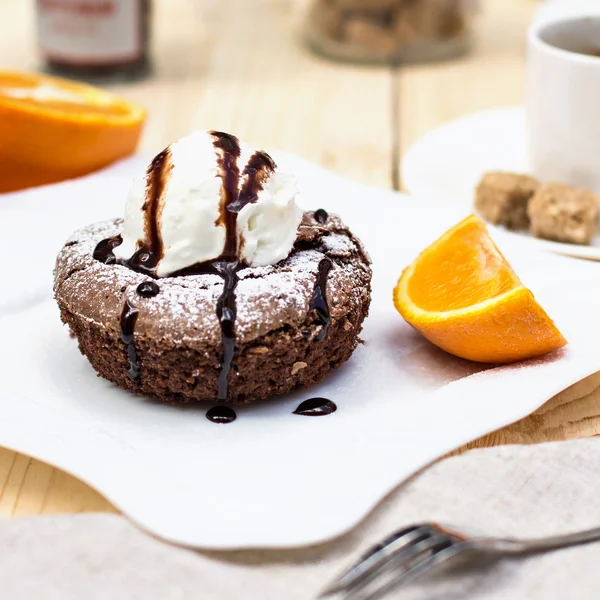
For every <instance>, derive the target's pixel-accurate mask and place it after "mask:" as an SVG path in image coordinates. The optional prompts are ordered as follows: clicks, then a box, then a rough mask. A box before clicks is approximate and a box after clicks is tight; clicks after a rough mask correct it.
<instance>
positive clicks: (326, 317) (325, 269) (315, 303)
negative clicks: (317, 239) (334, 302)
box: [308, 257, 333, 342]
mask: <svg viewBox="0 0 600 600" xmlns="http://www.w3.org/2000/svg"><path fill="white" fill-rule="evenodd" d="M332 266H333V263H332V262H331V259H329V258H327V257H325V258H324V259H323V260H321V262H320V263H319V274H318V276H317V284H316V285H315V289H314V291H313V295H312V299H311V301H310V304H309V305H308V308H309V310H316V311H317V316H318V317H319V322H320V323H321V325H322V326H323V328H322V329H321V331H319V333H318V335H317V337H316V340H317V342H322V341H323V340H324V339H325V338H326V337H327V331H328V330H329V325H330V323H331V315H330V313H329V303H328V302H327V275H328V274H329V271H330V270H331V267H332Z"/></svg>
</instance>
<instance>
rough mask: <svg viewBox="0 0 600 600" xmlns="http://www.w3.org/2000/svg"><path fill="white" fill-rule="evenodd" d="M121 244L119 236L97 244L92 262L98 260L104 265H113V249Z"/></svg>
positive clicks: (114, 258)
mask: <svg viewBox="0 0 600 600" xmlns="http://www.w3.org/2000/svg"><path fill="white" fill-rule="evenodd" d="M122 243H123V238H122V237H121V236H120V235H116V236H115V237H110V238H107V239H105V240H102V241H101V242H99V243H98V245H97V246H96V248H95V249H94V253H93V255H92V256H93V257H94V260H99V261H100V262H102V263H104V264H105V265H114V264H115V263H116V262H117V257H116V256H115V253H114V249H115V248H116V247H117V246H120V245H121V244H122Z"/></svg>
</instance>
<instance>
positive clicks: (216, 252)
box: [114, 131, 302, 277]
mask: <svg viewBox="0 0 600 600" xmlns="http://www.w3.org/2000/svg"><path fill="white" fill-rule="evenodd" d="M239 145H240V150H241V152H240V156H239V158H238V159H237V166H238V169H239V173H240V181H239V187H240V188H241V186H242V185H243V184H244V181H245V178H246V177H247V175H245V176H244V175H243V173H244V168H245V166H246V165H247V164H248V161H249V160H250V158H251V157H252V155H253V154H254V153H255V152H256V150H255V149H254V148H252V147H250V146H249V145H248V144H246V143H244V142H240V143H239ZM220 156H221V155H220V153H219V150H218V148H217V147H216V146H215V137H214V136H213V135H212V134H211V133H209V132H206V131H197V132H194V133H192V134H191V135H188V136H186V137H184V138H182V139H180V140H179V141H177V142H174V143H173V144H171V146H170V147H169V161H170V164H169V168H168V169H167V171H166V173H165V179H164V185H163V189H162V195H161V197H160V199H159V210H158V211H157V228H158V231H159V233H160V236H161V238H162V242H163V255H162V258H161V259H160V261H159V262H158V265H157V267H156V275H157V276H158V277H167V276H169V275H170V274H172V273H175V272H177V271H180V270H182V269H185V268H187V267H191V266H192V265H195V264H196V263H203V262H207V261H211V260H215V259H218V258H219V257H220V256H221V254H222V253H223V249H224V245H225V237H226V229H225V225H224V223H223V222H222V221H223V219H221V218H220V217H221V210H220V204H221V198H222V193H223V190H222V188H223V178H222V175H223V173H222V168H221V165H220V162H219V161H220ZM147 178H148V175H147V174H144V175H143V176H141V177H138V178H136V179H135V180H134V182H133V184H132V186H131V190H130V192H129V196H128V198H127V201H126V205H125V220H124V225H123V234H122V237H123V243H122V244H121V245H120V246H117V247H116V248H115V250H114V253H115V256H116V257H117V258H118V259H122V260H127V259H129V258H130V257H131V256H132V255H133V254H134V253H135V252H136V251H137V250H138V249H139V246H140V243H141V242H142V241H143V240H144V239H145V236H146V231H145V227H146V221H145V211H146V204H147V200H148V197H147ZM234 192H235V190H234ZM237 192H238V193H239V189H238V190H237ZM297 194H298V183H297V180H296V177H295V176H294V175H292V174H287V173H280V172H278V171H277V170H276V169H275V171H274V172H273V173H271V174H270V175H269V176H268V178H267V179H266V180H265V181H264V183H263V185H262V189H259V191H258V193H257V200H256V201H255V202H253V203H250V204H247V205H246V206H244V207H243V208H242V209H241V210H240V211H239V213H238V216H237V223H236V228H237V235H238V240H239V248H240V251H239V255H238V260H241V261H244V262H245V263H246V264H247V265H249V266H262V265H271V264H275V263H277V262H279V261H280V260H282V259H284V258H286V257H287V256H288V255H289V253H290V251H291V249H292V246H293V244H294V241H295V239H296V235H297V230H298V226H299V224H300V221H301V220H302V209H301V208H299V207H298V205H297V204H296V196H297Z"/></svg>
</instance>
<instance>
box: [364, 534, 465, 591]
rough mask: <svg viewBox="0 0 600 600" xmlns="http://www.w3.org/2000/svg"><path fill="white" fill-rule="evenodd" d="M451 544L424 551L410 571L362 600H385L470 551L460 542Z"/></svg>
mask: <svg viewBox="0 0 600 600" xmlns="http://www.w3.org/2000/svg"><path fill="white" fill-rule="evenodd" d="M446 543H447V542H446ZM450 544H451V545H444V546H442V545H441V544H438V545H437V548H438V549H437V550H436V548H435V547H434V548H429V549H428V551H425V550H423V551H422V553H421V555H420V559H421V560H419V562H417V563H416V564H414V565H413V566H412V567H411V568H410V569H408V570H407V571H403V572H401V573H400V574H398V575H397V576H396V577H393V578H392V579H390V580H388V581H386V582H385V583H384V584H383V585H381V586H380V587H378V588H376V589H374V590H373V591H371V592H370V593H368V594H367V595H365V596H361V598H362V599H363V600H377V599H378V598H383V597H384V596H385V595H386V594H389V593H390V592H392V591H393V590H396V589H398V588H399V587H402V586H405V585H408V584H409V583H411V582H413V581H415V579H417V578H419V577H420V576H421V575H423V574H424V573H425V572H428V571H432V570H435V569H437V568H439V567H440V566H441V565H443V564H444V563H446V562H448V561H449V560H451V559H453V558H454V557H455V556H458V555H459V554H461V553H462V552H463V551H464V550H467V549H468V548H467V547H466V546H464V545H462V544H461V543H460V542H455V543H452V542H450ZM431 550H434V553H433V554H427V552H431ZM423 555H425V556H423ZM415 558H416V557H415Z"/></svg>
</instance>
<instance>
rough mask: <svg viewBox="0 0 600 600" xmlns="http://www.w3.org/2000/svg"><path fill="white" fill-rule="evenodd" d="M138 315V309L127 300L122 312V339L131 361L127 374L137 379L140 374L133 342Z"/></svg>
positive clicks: (128, 358)
mask: <svg viewBox="0 0 600 600" xmlns="http://www.w3.org/2000/svg"><path fill="white" fill-rule="evenodd" d="M138 315H139V311H138V309H137V308H136V307H135V306H133V305H132V304H131V303H130V302H129V300H126V301H125V305H124V306H123V312H121V341H122V342H123V343H124V344H125V349H126V352H127V360H128V361H129V369H127V375H128V376H129V378H130V379H137V378H138V377H139V375H140V368H139V365H138V360H137V352H136V350H135V344H134V342H133V337H134V332H135V324H136V322H137V319H138Z"/></svg>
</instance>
